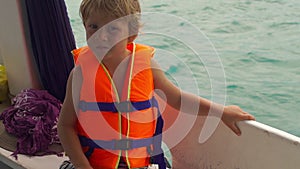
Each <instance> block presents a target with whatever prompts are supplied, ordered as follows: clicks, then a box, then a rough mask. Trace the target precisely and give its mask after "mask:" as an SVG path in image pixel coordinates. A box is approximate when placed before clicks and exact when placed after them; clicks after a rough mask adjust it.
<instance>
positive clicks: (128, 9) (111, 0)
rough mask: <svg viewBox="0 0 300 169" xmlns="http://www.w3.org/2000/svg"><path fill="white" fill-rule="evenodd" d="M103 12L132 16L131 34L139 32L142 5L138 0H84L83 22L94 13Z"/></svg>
mask: <svg viewBox="0 0 300 169" xmlns="http://www.w3.org/2000/svg"><path fill="white" fill-rule="evenodd" d="M99 12H101V13H103V14H105V15H107V16H111V17H115V18H116V19H117V18H121V17H125V16H128V15H131V16H133V17H131V16H130V18H131V19H130V22H129V25H128V26H129V28H130V32H131V34H134V35H135V34H137V33H138V30H139V28H140V25H141V24H140V13H141V7H140V3H139V1H138V0H82V2H81V5H80V16H81V19H82V22H83V24H85V22H86V20H87V19H88V17H89V16H90V15H91V14H93V13H99Z"/></svg>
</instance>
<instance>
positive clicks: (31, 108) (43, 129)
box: [0, 89, 61, 157]
mask: <svg viewBox="0 0 300 169" xmlns="http://www.w3.org/2000/svg"><path fill="white" fill-rule="evenodd" d="M60 109H61V102H60V101H59V100H58V99H56V98H55V97H53V96H52V95H50V94H49V93H48V92H47V91H45V90H36V89H26V90H22V91H21V93H19V94H18V95H17V96H16V97H15V98H14V99H13V100H12V105H11V106H10V107H9V108H8V109H6V110H5V111H4V112H3V113H2V114H1V115H0V120H3V124H4V126H5V129H6V131H7V132H8V133H10V134H13V135H14V136H16V137H17V148H16V151H15V152H14V153H13V154H12V155H13V156H15V157H17V154H26V155H40V153H42V155H45V154H58V153H56V152H53V151H50V150H49V146H50V145H51V144H54V143H59V138H58V134H57V122H58V115H59V112H60ZM37 153H39V154H37ZM58 155H59V154H58Z"/></svg>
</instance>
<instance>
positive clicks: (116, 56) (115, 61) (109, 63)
mask: <svg viewBox="0 0 300 169" xmlns="http://www.w3.org/2000/svg"><path fill="white" fill-rule="evenodd" d="M129 54H130V51H129V50H127V49H126V50H124V51H122V52H114V53H111V52H109V53H107V55H106V56H105V57H104V58H103V60H102V63H103V64H104V65H105V67H106V68H107V69H108V71H109V73H110V74H111V75H113V74H114V72H115V70H116V69H117V68H118V66H119V65H120V63H121V62H124V61H125V62H127V61H126V60H127V59H126V58H128V57H127V56H128V55H129Z"/></svg>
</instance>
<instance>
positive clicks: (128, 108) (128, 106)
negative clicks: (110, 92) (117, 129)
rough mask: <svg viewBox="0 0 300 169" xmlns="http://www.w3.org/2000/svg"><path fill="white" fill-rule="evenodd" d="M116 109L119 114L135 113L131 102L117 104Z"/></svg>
mask: <svg viewBox="0 0 300 169" xmlns="http://www.w3.org/2000/svg"><path fill="white" fill-rule="evenodd" d="M115 107H116V108H117V110H118V111H119V112H127V113H128V112H133V111H134V107H133V105H132V103H131V102H130V101H122V102H119V103H115Z"/></svg>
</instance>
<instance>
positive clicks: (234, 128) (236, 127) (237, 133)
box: [229, 123, 242, 136]
mask: <svg viewBox="0 0 300 169" xmlns="http://www.w3.org/2000/svg"><path fill="white" fill-rule="evenodd" d="M229 128H230V129H231V130H232V131H233V132H234V133H235V134H236V135H238V136H240V135H241V134H242V132H241V130H240V129H239V127H238V126H237V125H236V123H234V124H232V125H230V126H229Z"/></svg>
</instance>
